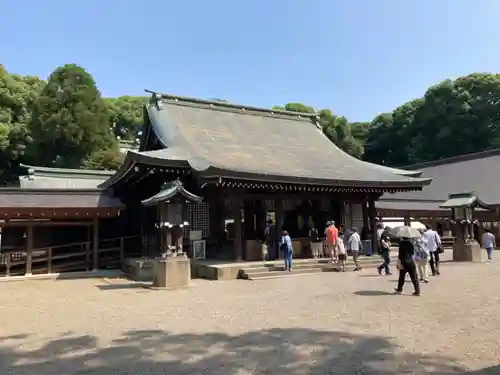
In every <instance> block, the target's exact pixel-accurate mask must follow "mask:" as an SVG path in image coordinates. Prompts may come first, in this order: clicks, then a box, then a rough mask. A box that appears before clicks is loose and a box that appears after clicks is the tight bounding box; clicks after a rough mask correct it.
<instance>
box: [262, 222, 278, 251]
mask: <svg viewBox="0 0 500 375" xmlns="http://www.w3.org/2000/svg"><path fill="white" fill-rule="evenodd" d="M275 235H276V226H275V225H274V223H273V221H272V220H268V221H267V225H266V228H265V229H264V243H265V244H266V246H267V260H275V259H276V245H275V244H276V242H275V241H276V237H275Z"/></svg>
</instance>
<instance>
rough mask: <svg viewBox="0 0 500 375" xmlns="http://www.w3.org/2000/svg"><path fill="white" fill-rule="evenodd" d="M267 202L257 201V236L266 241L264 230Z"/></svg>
mask: <svg viewBox="0 0 500 375" xmlns="http://www.w3.org/2000/svg"><path fill="white" fill-rule="evenodd" d="M264 205H265V202H264V201H261V200H258V201H255V232H256V233H255V236H256V238H259V239H261V240H262V239H264V230H265V228H266V209H265V207H264Z"/></svg>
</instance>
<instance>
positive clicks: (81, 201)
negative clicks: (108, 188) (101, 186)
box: [0, 188, 122, 209]
mask: <svg viewBox="0 0 500 375" xmlns="http://www.w3.org/2000/svg"><path fill="white" fill-rule="evenodd" d="M120 207H122V203H121V201H120V200H119V199H118V198H115V197H111V196H109V195H107V194H106V193H104V192H103V191H102V190H96V189H87V190H84V189H19V188H0V208H33V209H36V208H120Z"/></svg>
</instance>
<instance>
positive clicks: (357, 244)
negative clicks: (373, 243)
mask: <svg viewBox="0 0 500 375" xmlns="http://www.w3.org/2000/svg"><path fill="white" fill-rule="evenodd" d="M347 250H348V251H349V252H351V254H352V260H353V261H354V264H355V266H356V268H354V271H360V270H361V266H360V265H359V261H358V257H359V252H360V251H361V237H360V236H359V234H358V231H357V229H356V228H352V234H351V236H350V237H349V240H348V241H347Z"/></svg>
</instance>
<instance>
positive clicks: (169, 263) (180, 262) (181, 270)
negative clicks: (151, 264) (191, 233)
mask: <svg viewBox="0 0 500 375" xmlns="http://www.w3.org/2000/svg"><path fill="white" fill-rule="evenodd" d="M190 282H191V265H190V261H189V259H188V258H187V257H186V256H185V255H181V256H175V257H167V258H165V259H157V260H156V261H155V276H154V280H153V288H155V289H158V288H161V289H177V288H184V287H188V286H189V284H190Z"/></svg>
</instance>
